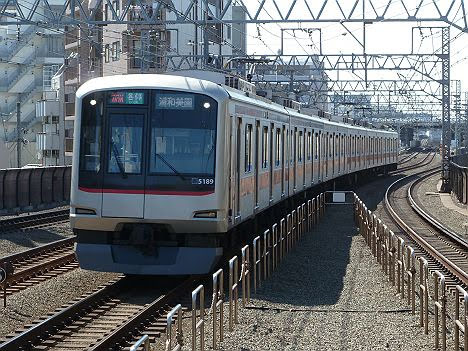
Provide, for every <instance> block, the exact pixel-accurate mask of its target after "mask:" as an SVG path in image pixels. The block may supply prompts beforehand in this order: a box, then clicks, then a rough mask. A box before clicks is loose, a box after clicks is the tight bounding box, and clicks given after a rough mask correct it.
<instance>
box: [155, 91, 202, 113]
mask: <svg viewBox="0 0 468 351" xmlns="http://www.w3.org/2000/svg"><path fill="white" fill-rule="evenodd" d="M156 108H157V109H160V110H193V109H194V108H195V97H194V96H193V95H190V94H156Z"/></svg>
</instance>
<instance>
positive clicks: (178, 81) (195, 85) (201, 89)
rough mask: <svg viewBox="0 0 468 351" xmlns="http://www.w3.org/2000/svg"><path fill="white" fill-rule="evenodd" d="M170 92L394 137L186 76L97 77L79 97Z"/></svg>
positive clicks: (376, 130) (136, 75) (79, 92)
mask: <svg viewBox="0 0 468 351" xmlns="http://www.w3.org/2000/svg"><path fill="white" fill-rule="evenodd" d="M151 88H153V89H154V88H157V89H170V90H175V91H177V90H179V91H187V90H189V91H193V92H198V93H204V94H207V95H209V96H211V97H213V98H217V99H228V98H231V99H234V100H237V101H242V102H245V103H250V104H255V105H257V106H258V107H262V108H265V109H269V110H272V111H275V112H278V113H285V112H286V113H287V114H288V115H290V116H291V117H299V118H305V119H308V120H310V121H311V123H314V124H320V125H321V126H335V127H336V128H348V129H351V130H355V131H360V132H363V131H367V132H379V133H385V134H387V133H388V134H392V135H393V134H395V132H394V131H390V130H382V129H370V128H366V127H363V126H357V125H352V124H345V123H339V122H335V121H329V120H326V119H323V118H320V117H318V116H311V115H306V114H303V113H300V112H298V111H295V110H293V109H290V108H287V107H283V106H281V105H279V104H277V103H275V102H273V101H270V100H266V99H264V98H260V97H257V96H253V97H250V96H248V95H246V93H245V92H242V91H240V90H237V89H233V88H230V87H228V86H225V85H220V84H216V83H214V82H211V81H208V80H203V79H198V78H191V77H184V76H178V75H167V74H126V75H113V76H106V77H99V78H94V79H91V80H89V81H87V82H86V83H84V84H83V85H82V86H81V87H80V88H79V89H78V91H77V92H76V97H77V98H82V97H83V96H85V95H87V94H90V93H93V92H96V91H103V90H113V89H151Z"/></svg>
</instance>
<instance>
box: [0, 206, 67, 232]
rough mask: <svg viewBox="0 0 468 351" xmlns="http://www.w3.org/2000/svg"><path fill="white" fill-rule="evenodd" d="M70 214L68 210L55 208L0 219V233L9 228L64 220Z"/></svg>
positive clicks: (14, 228) (9, 229) (13, 228)
mask: <svg viewBox="0 0 468 351" xmlns="http://www.w3.org/2000/svg"><path fill="white" fill-rule="evenodd" d="M69 216H70V210H69V209H66V210H57V211H48V212H43V213H37V214H32V215H26V216H18V217H13V218H8V219H2V220H0V233H1V232H7V231H11V230H16V229H21V228H27V227H33V226H36V225H42V224H45V223H49V222H51V221H53V222H60V221H65V220H66V219H68V218H69Z"/></svg>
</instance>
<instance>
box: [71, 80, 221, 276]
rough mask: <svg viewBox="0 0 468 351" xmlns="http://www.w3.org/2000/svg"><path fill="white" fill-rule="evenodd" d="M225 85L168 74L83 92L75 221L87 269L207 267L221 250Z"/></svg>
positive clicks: (95, 83) (100, 83) (96, 85)
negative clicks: (222, 86) (220, 85)
mask: <svg viewBox="0 0 468 351" xmlns="http://www.w3.org/2000/svg"><path fill="white" fill-rule="evenodd" d="M227 99H228V96H227V93H226V91H225V90H224V89H222V88H221V87H219V86H218V85H216V84H214V83H209V82H206V81H200V80H197V79H190V78H185V77H173V76H164V75H129V76H120V77H119V76H114V77H105V78H97V79H94V80H91V81H89V82H87V83H86V84H84V85H83V86H82V87H81V88H80V89H79V90H78V92H77V104H76V106H77V111H76V122H75V140H74V155H73V179H72V191H71V211H70V212H71V213H70V217H71V226H72V228H73V230H74V233H75V234H76V235H77V246H76V253H77V257H78V261H79V263H80V266H81V267H82V268H85V269H90V270H96V271H107V272H122V273H128V274H154V275H159V274H161V275H179V274H202V273H206V272H208V271H209V270H210V268H211V267H212V266H213V265H214V264H215V263H216V261H217V260H218V259H219V257H220V256H221V255H222V242H223V238H224V235H223V233H226V231H227V213H226V210H225V209H224V208H225V207H226V206H225V205H224V204H225V203H227V199H226V195H225V194H226V193H227V191H226V189H227V186H228V180H227V177H225V176H224V175H223V173H224V170H223V165H224V163H225V162H224V157H225V156H224V155H225V150H224V147H225V146H224V145H225V143H224V133H225V121H224V118H222V117H223V116H224V115H225V109H226V100H227Z"/></svg>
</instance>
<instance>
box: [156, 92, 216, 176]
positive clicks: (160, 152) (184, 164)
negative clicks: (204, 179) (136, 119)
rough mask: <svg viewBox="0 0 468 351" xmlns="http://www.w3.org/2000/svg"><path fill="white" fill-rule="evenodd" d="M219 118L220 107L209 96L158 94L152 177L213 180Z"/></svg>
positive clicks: (175, 93) (172, 93)
mask: <svg viewBox="0 0 468 351" xmlns="http://www.w3.org/2000/svg"><path fill="white" fill-rule="evenodd" d="M216 114H217V103H216V101H215V100H213V99H211V98H209V97H207V96H203V95H197V94H190V93H177V92H156V93H155V108H154V109H153V112H152V115H151V139H150V145H151V152H150V162H149V171H150V173H151V174H159V175H176V176H181V177H182V178H183V177H184V175H205V176H214V168H215V148H216Z"/></svg>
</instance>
